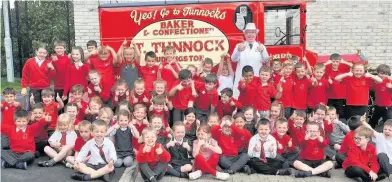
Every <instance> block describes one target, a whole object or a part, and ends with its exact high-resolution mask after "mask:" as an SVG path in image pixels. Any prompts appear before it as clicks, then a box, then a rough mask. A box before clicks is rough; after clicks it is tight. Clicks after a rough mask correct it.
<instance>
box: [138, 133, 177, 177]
mask: <svg viewBox="0 0 392 182" xmlns="http://www.w3.org/2000/svg"><path fill="white" fill-rule="evenodd" d="M142 137H143V142H144V144H142V145H141V146H140V148H139V152H138V153H137V154H136V160H137V161H138V162H139V169H140V173H141V175H142V178H143V179H144V180H145V181H151V182H157V181H158V180H161V179H162V177H163V176H164V175H165V173H166V170H167V166H168V163H169V162H170V153H169V152H167V151H166V149H165V147H164V146H163V145H162V144H160V143H157V133H156V130H155V129H153V128H145V129H143V132H142Z"/></svg>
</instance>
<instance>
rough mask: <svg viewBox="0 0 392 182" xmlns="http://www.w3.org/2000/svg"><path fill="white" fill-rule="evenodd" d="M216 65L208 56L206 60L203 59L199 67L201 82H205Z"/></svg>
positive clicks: (198, 72)
mask: <svg viewBox="0 0 392 182" xmlns="http://www.w3.org/2000/svg"><path fill="white" fill-rule="evenodd" d="M213 67H214V62H213V61H212V59H211V58H209V57H206V58H204V60H202V61H201V64H200V66H199V68H198V69H197V78H198V79H197V80H195V81H199V82H204V80H205V77H206V76H207V75H208V74H211V70H212V68H213Z"/></svg>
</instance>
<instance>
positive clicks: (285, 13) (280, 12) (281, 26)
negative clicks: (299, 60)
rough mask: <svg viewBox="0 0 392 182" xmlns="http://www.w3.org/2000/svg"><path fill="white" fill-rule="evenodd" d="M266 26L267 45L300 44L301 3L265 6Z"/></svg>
mask: <svg viewBox="0 0 392 182" xmlns="http://www.w3.org/2000/svg"><path fill="white" fill-rule="evenodd" d="M264 27H265V28H264V36H265V38H264V40H265V45H293V44H299V43H300V36H299V35H300V8H299V5H295V6H272V7H265V9H264Z"/></svg>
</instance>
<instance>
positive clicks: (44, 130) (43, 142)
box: [29, 103, 52, 158]
mask: <svg viewBox="0 0 392 182" xmlns="http://www.w3.org/2000/svg"><path fill="white" fill-rule="evenodd" d="M41 120H45V121H47V122H46V123H45V125H44V126H43V127H40V128H39V131H38V134H37V135H36V136H35V137H34V141H35V149H36V150H35V157H37V158H38V157H40V155H41V153H43V152H44V148H45V146H47V145H48V139H49V135H48V127H49V125H50V124H51V123H52V116H50V115H49V114H46V113H45V109H44V106H43V105H42V104H41V103H36V104H34V105H32V106H31V117H30V121H29V125H32V124H34V123H38V122H41Z"/></svg>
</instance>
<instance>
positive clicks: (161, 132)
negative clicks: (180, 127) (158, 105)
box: [150, 115, 172, 145]
mask: <svg viewBox="0 0 392 182" xmlns="http://www.w3.org/2000/svg"><path fill="white" fill-rule="evenodd" d="M150 127H152V128H154V129H155V130H156V131H157V142H158V143H160V144H162V145H165V144H166V142H167V141H168V140H170V138H172V135H171V134H170V133H169V132H168V131H166V129H165V125H164V124H163V118H162V117H161V116H158V115H152V116H150Z"/></svg>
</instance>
